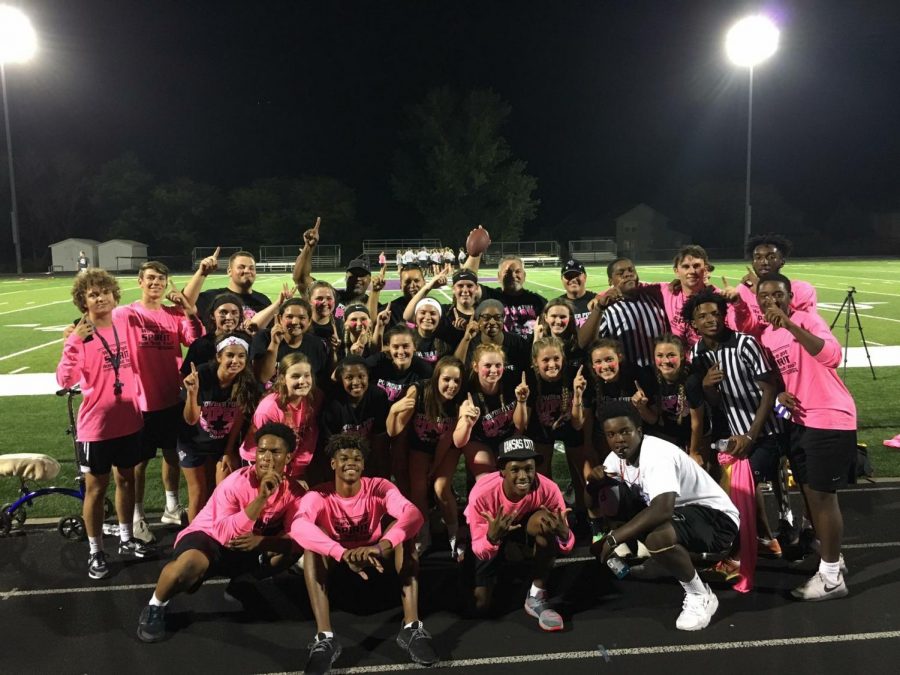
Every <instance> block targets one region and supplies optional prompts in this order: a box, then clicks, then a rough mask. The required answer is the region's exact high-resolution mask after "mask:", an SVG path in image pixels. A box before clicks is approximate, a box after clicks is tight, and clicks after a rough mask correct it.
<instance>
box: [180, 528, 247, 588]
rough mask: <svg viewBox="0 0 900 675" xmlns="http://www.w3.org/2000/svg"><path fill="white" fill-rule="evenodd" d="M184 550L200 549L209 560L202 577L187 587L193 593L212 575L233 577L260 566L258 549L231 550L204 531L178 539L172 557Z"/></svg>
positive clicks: (190, 533)
mask: <svg viewBox="0 0 900 675" xmlns="http://www.w3.org/2000/svg"><path fill="white" fill-rule="evenodd" d="M185 551H200V553H202V554H203V555H205V556H206V559H207V560H209V567H208V568H207V570H206V572H205V573H204V574H203V578H202V579H200V580H199V581H198V582H197V583H196V584H194V585H193V586H192V587H191V588H189V589H188V593H194V592H196V591H197V589H198V588H200V586H201V585H202V584H203V582H204V581H206V580H207V579H210V578H212V577H228V578H230V579H233V578H235V577H237V576H240V575H241V574H249V573H252V572H255V571H257V570H259V569H261V568H262V564H261V563H260V557H259V552H258V551H232V550H231V549H230V548H226V547H225V546H222V544H220V543H219V542H217V541H216V540H215V539H213V538H212V537H210V536H209V535H208V534H206V533H205V532H189V533H188V534H186V535H184V536H183V537H182V538H181V539H179V540H178V543H177V544H175V549H174V550H173V551H172V558H173V559H174V558H177V557H178V556H180V555H181V554H182V553H184V552H185Z"/></svg>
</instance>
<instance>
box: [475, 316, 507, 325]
mask: <svg viewBox="0 0 900 675" xmlns="http://www.w3.org/2000/svg"><path fill="white" fill-rule="evenodd" d="M478 320H479V321H484V322H485V323H487V322H489V321H493V322H495V323H503V315H502V314H482V315H481V316H479V317H478Z"/></svg>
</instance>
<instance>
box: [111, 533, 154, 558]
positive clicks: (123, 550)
mask: <svg viewBox="0 0 900 675" xmlns="http://www.w3.org/2000/svg"><path fill="white" fill-rule="evenodd" d="M155 552H156V551H155V549H154V548H153V547H152V546H148V545H147V544H145V543H144V542H142V541H140V540H139V539H134V538H131V539H129V540H128V541H120V542H119V555H124V556H130V557H132V558H146V557H148V556H151V555H153V554H154V553H155Z"/></svg>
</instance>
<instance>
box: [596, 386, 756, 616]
mask: <svg viewBox="0 0 900 675" xmlns="http://www.w3.org/2000/svg"><path fill="white" fill-rule="evenodd" d="M598 417H599V422H600V423H601V424H602V427H603V432H604V434H605V435H606V439H607V442H608V443H609V447H610V450H611V452H610V454H609V455H608V456H607V457H606V459H605V460H604V462H603V465H604V471H605V473H606V476H607V478H606V480H604V483H605V485H604V486H603V487H602V488H601V489H602V490H604V491H607V492H613V491H615V490H619V491H627V489H628V488H631V489H636V490H637V491H639V492H640V495H641V497H642V499H643V502H644V504H637V505H636V506H637V508H636V509H635V511H636V513H632V514H629V515H630V516H631V519H630V520H629V521H628V522H626V523H625V524H624V525H620V526H619V527H616V528H615V529H614V530H612V531H611V532H609V534H607V535H606V536H605V537H604V538H603V540H602V545H601V546H600V547H599V550H598V551H597V554H598V556H599V558H600V560H601V562H606V560H607V559H608V558H610V556H612V555H613V551H614V550H615V549H616V547H617V546H618V545H619V544H620V543H622V542H625V541H629V540H631V539H636V538H639V539H640V540H641V541H643V542H644V543H645V544H646V546H647V549H648V550H649V552H650V556H651V558H650V560H649V561H648V562H646V563H644V566H647V565H654V566H655V565H656V564H658V565H659V567H660V568H661V571H663V572H666V573H668V574H671V575H672V576H674V577H675V578H676V579H678V581H679V582H680V583H681V585H682V586H683V587H684V591H685V599H684V604H683V609H682V612H681V614H680V615H679V617H678V620H677V621H676V622H675V626H676V628H678V629H679V630H700V629H702V628H706V626H708V625H709V622H710V619H712V616H713V614H715V612H716V609H718V607H719V601H718V599H717V598H716V596H715V594H714V593H713V592H712V590H711V589H710V588H709V586H708V585H707V584H705V583H703V581H701V580H700V576H699V575H698V574H697V570H695V569H694V565H693V564H692V562H691V558H690V553H697V554H699V553H722V552H724V551H727V550H729V549H730V548H731V546H732V544H733V543H734V540H735V537H737V534H738V528H739V525H740V519H739V516H738V511H737V509H736V508H735V506H734V504H732V502H731V500H730V499H729V498H728V495H726V494H725V492H724V490H722V488H721V487H719V485H718V484H717V483H716V482H715V481H714V480H713V479H712V478H711V477H710V476H709V474H707V473H706V472H705V471H704V470H703V469H702V468H701V467H700V466H698V465H697V463H696V462H694V460H692V459H691V458H690V457H689V456H688V455H687V454H685V452H684V451H682V450H681V449H680V448H679V447H678V446H676V445H674V444H672V443H669V442H668V441H665V440H663V439H661V438H654V437H652V436H645V435H644V431H643V429H642V422H641V417H640V415H639V414H638V411H637V409H636V408H635V407H634V405H633V404H631V403H629V402H627V401H610V402H608V403H606V404H605V405H604V407H603V408H602V409H601V411H600V414H599V416H598ZM609 497H610V496H609V495H607V498H606V499H602V500H601V503H605V504H610V505H612V504H616V502H617V500H616V499H612V498H609ZM607 515H612V514H610V513H608V514H607ZM626 517H627V516H626Z"/></svg>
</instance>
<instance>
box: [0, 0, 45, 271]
mask: <svg viewBox="0 0 900 675" xmlns="http://www.w3.org/2000/svg"><path fill="white" fill-rule="evenodd" d="M36 50H37V36H36V35H35V33H34V28H33V27H32V26H31V21H29V20H28V17H27V16H25V14H24V13H23V12H22V10H20V9H17V8H15V7H10V6H9V5H0V81H2V88H3V119H4V121H5V122H6V155H7V158H8V160H9V193H10V206H11V211H10V219H11V221H12V236H13V246H14V247H15V249H16V274H22V243H21V242H20V241H19V209H18V205H17V203H16V174H15V171H14V169H13V149H12V135H11V134H10V131H9V104H8V102H7V96H6V64H7V63H24V62H25V61H28V60H29V59H30V58H31V57H32V56H33V55H34V52H35V51H36Z"/></svg>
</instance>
